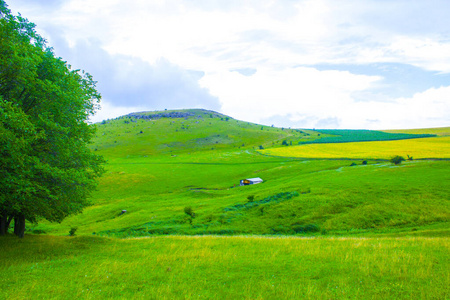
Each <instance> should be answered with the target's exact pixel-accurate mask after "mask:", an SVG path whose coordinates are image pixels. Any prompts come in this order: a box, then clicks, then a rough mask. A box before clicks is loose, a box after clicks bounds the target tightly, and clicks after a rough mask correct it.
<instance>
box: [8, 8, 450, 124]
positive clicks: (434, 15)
mask: <svg viewBox="0 0 450 300" xmlns="http://www.w3.org/2000/svg"><path fill="white" fill-rule="evenodd" d="M6 2H7V4H8V5H9V8H10V9H11V10H12V12H13V13H14V14H17V13H19V12H20V13H21V14H22V16H24V17H26V18H28V19H29V20H30V21H31V22H33V23H35V24H36V25H37V27H36V28H37V31H38V33H39V34H40V35H42V36H43V37H44V38H46V39H47V41H48V44H49V45H50V46H51V47H53V48H54V52H55V54H56V55H57V56H59V57H61V58H62V59H63V60H64V61H67V62H68V63H69V64H70V65H71V66H72V67H73V68H75V69H83V70H85V71H87V72H89V73H90V74H92V75H93V77H94V79H95V80H96V81H98V84H97V88H98V91H99V92H100V93H101V94H102V104H101V107H102V108H101V110H100V111H99V112H97V114H96V115H95V116H94V117H92V118H91V121H92V122H99V121H101V120H104V119H112V118H116V117H118V116H121V115H125V114H128V113H131V112H137V111H153V110H164V109H169V110H170V109H183V108H204V109H211V110H214V111H218V112H221V113H223V114H226V115H229V116H231V117H233V118H236V119H240V120H244V121H249V122H255V123H259V124H265V125H275V126H279V127H292V128H340V129H407V128H430V127H444V126H450V18H448V14H449V13H450V1H448V0H427V1H423V0H298V1H297V0H247V1H246V0H239V1H238V0H132V1H131V0H6Z"/></svg>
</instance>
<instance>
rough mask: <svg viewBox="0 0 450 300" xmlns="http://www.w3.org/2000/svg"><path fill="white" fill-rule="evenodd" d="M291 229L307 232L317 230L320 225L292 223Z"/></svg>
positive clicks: (297, 231) (296, 231)
mask: <svg viewBox="0 0 450 300" xmlns="http://www.w3.org/2000/svg"><path fill="white" fill-rule="evenodd" d="M292 230H294V232H295V233H308V232H319V231H320V227H319V226H317V225H316V224H308V225H304V226H302V225H298V224H294V225H292Z"/></svg>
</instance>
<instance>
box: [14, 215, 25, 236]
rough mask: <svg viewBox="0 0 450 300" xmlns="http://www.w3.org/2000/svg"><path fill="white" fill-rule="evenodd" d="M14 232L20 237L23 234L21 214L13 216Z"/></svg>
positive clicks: (23, 222) (23, 220) (23, 223)
mask: <svg viewBox="0 0 450 300" xmlns="http://www.w3.org/2000/svg"><path fill="white" fill-rule="evenodd" d="M14 234H15V235H17V236H18V237H20V238H23V236H24V234H25V216H24V215H23V214H19V215H17V216H15V217H14Z"/></svg>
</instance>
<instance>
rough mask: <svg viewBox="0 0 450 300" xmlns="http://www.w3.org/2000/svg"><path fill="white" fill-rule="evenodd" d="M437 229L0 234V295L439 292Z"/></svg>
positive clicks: (442, 255)
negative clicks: (393, 234)
mask: <svg viewBox="0 0 450 300" xmlns="http://www.w3.org/2000/svg"><path fill="white" fill-rule="evenodd" d="M449 250H450V244H449V240H448V239H447V238H306V239H305V238H261V237H181V236H178V237H176V236H174V237H155V238H147V239H125V240H123V239H108V238H96V237H52V236H26V237H25V238H24V239H23V240H18V239H15V238H2V239H0V251H1V253H2V259H1V260H0V271H1V272H2V274H5V275H6V274H7V276H2V277H1V279H0V286H1V289H0V298H1V299H31V298H32V299H447V298H448V297H449V296H450V285H449V283H450V280H449V279H450V278H449V272H448V269H449V268H450V263H449V260H448V253H449Z"/></svg>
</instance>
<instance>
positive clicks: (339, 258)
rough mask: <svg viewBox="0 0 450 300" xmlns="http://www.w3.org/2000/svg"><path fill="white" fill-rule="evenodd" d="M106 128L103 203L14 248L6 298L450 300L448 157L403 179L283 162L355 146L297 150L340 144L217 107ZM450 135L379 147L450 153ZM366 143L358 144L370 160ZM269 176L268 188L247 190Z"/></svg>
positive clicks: (399, 169) (8, 246)
mask: <svg viewBox="0 0 450 300" xmlns="http://www.w3.org/2000/svg"><path fill="white" fill-rule="evenodd" d="M93 126H96V127H97V137H96V138H95V140H94V143H93V144H92V145H91V148H92V150H93V151H95V152H96V153H98V154H101V155H103V156H104V157H105V159H106V160H107V161H108V163H107V166H106V173H105V174H104V176H103V177H102V178H101V179H100V181H99V184H98V189H97V191H95V192H94V193H93V195H92V199H91V200H92V205H91V206H90V207H88V208H86V209H85V210H84V212H83V213H82V214H79V215H75V216H71V217H68V218H67V219H65V220H64V221H63V222H62V223H61V224H53V223H48V222H45V221H42V222H39V223H38V224H27V231H26V232H27V235H26V236H25V238H24V239H22V240H18V239H15V238H13V237H6V238H1V239H0V247H1V248H0V251H1V252H2V256H3V257H5V258H6V259H2V260H1V262H0V270H1V271H2V272H3V273H9V274H11V275H10V276H3V277H2V279H1V281H0V286H1V287H2V289H1V292H0V293H1V295H2V297H1V298H9V299H23V298H28V297H29V298H67V299H70V298H74V297H78V298H83V299H109V298H127V299H128V298H134V299H149V298H150V299H173V298H176V299H177V298H181V299H205V298H206V299H208V298H212V299H230V298H244V299H277V298H281V299H293V298H306V299H330V298H331V299H366V298H369V299H386V298H393V299H410V298H420V299H446V298H449V297H450V294H449V288H448V286H450V275H449V274H450V273H449V272H448V269H449V268H450V263H449V260H448V254H449V236H450V226H449V225H450V222H449V221H450V188H449V187H450V186H449V183H450V172H449V170H450V162H449V161H448V157H446V156H443V155H440V154H439V153H441V152H439V151H438V150H439V149H435V150H436V151H434V152H433V151H430V152H429V153H432V154H431V157H430V155H427V156H422V157H426V158H427V159H416V158H415V157H414V159H412V160H407V161H405V162H403V163H401V164H400V165H397V166H395V165H393V164H391V163H390V162H389V159H388V157H372V158H371V156H370V155H367V156H358V157H352V156H349V155H348V154H349V151H347V150H345V151H342V153H341V154H342V155H337V156H336V155H335V156H333V157H317V156H313V157H309V158H295V157H294V156H291V155H277V154H276V152H277V151H278V154H279V153H280V151H281V152H282V151H285V152H286V151H291V150H293V149H296V148H301V147H306V146H308V147H309V146H313V147H318V149H325V148H320V147H328V146H329V145H333V146H335V147H338V148H339V145H345V144H328V143H323V144H320V143H316V144H313V145H309V144H307V145H306V144H305V145H300V146H296V145H299V144H302V143H309V142H312V141H318V140H320V139H325V138H331V137H332V138H333V139H336V138H337V139H339V135H338V133H336V131H333V132H331V131H328V132H327V131H324V132H321V131H320V130H305V129H301V130H300V129H290V128H276V127H269V126H262V125H258V124H253V123H249V122H244V121H239V120H235V119H233V118H230V117H228V116H224V115H221V114H218V113H215V112H211V111H205V110H184V111H164V112H152V113H140V114H133V116H124V117H121V118H117V119H114V120H107V121H104V122H102V123H101V124H95V125H93ZM442 132H446V130H443V129H438V130H432V129H430V130H428V131H427V130H420V131H417V132H405V135H404V136H403V137H404V138H407V139H405V140H399V141H388V140H392V139H395V140H398V139H399V138H402V136H401V135H399V133H401V132H395V133H383V134H380V133H376V138H377V139H379V142H380V143H401V142H404V143H405V144H404V145H407V143H412V142H413V141H415V140H414V139H411V138H414V137H416V138H418V137H420V138H419V139H417V141H427V140H429V141H432V142H433V143H431V144H427V145H435V146H436V145H442V147H448V143H449V141H448V138H446V137H445V134H442ZM364 133H365V131H347V132H346V133H345V141H346V142H351V141H353V142H354V143H350V144H356V145H357V147H358V151H360V152H361V151H362V152H364V151H366V152H367V154H369V153H370V152H371V151H375V150H374V148H364V146H363V145H364V143H362V142H357V141H361V140H364V138H362V137H361V136H362V135H364ZM416 133H417V134H420V136H414V134H416ZM371 134H373V133H371ZM390 134H393V135H395V136H390ZM430 134H431V135H436V136H434V137H429V135H430ZM443 136H444V137H443ZM343 138H344V136H343ZM372 138H373V137H372ZM377 143H378V142H377ZM408 145H409V144H408ZM398 147H400V148H397V149H398V152H399V153H398V154H399V155H405V153H408V152H401V151H402V150H405V151H407V150H408V149H402V148H401V147H402V146H401V145H400V146H398ZM425 148H427V147H425ZM425 148H424V149H425ZM375 149H376V148H375ZM427 149H428V150H430V149H429V147H428V148H427ZM416 150H417V151H418V152H417V153H419V152H420V151H421V150H420V149H416ZM431 150H433V149H431ZM265 151H267V152H265ZM271 151H273V152H271ZM422 151H425V150H422ZM427 154H428V153H427ZM416 156H417V158H419V157H421V156H420V155H416ZM363 157H367V159H363ZM405 158H406V156H405ZM363 160H364V162H363ZM254 177H260V178H262V179H263V180H264V182H263V183H261V184H257V185H249V186H239V182H240V180H241V179H244V178H254ZM71 229H72V231H73V230H76V231H75V236H70V237H69V236H68V235H69V231H70V230H71ZM60 274H65V275H64V276H60ZM30 295H31V296H30Z"/></svg>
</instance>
